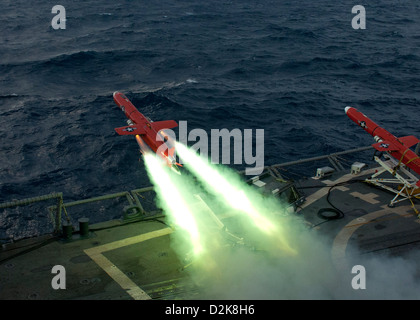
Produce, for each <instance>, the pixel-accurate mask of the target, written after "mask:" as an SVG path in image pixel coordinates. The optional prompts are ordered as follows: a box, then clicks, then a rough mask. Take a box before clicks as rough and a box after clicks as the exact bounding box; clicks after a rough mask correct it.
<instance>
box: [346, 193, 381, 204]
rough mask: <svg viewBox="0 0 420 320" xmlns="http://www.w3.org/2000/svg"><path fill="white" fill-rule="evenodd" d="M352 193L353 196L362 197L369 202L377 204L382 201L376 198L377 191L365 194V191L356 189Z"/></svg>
mask: <svg viewBox="0 0 420 320" xmlns="http://www.w3.org/2000/svg"><path fill="white" fill-rule="evenodd" d="M350 194H351V195H352V196H353V197H355V198H359V199H362V200H364V201H366V202H367V203H370V204H377V203H379V202H380V201H378V200H376V199H375V198H377V197H378V195H377V194H376V193H372V192H371V193H366V194H363V193H360V192H357V191H355V192H352V193H350Z"/></svg>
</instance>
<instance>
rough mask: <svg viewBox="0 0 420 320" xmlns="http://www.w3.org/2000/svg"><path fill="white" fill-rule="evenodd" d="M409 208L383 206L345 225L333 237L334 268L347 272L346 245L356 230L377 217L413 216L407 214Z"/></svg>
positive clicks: (332, 254)
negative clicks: (392, 215) (393, 215)
mask: <svg viewBox="0 0 420 320" xmlns="http://www.w3.org/2000/svg"><path fill="white" fill-rule="evenodd" d="M410 208H411V207H410V206H401V207H398V208H392V209H391V208H389V207H388V206H386V205H384V206H382V209H381V210H377V211H374V212H371V213H368V214H365V215H363V216H361V217H358V218H356V219H353V220H352V221H350V222H349V223H347V224H346V225H345V226H344V227H343V228H342V229H341V230H340V232H339V233H338V234H337V236H336V237H335V239H334V241H333V246H332V249H331V256H332V260H333V262H334V265H335V266H336V268H337V269H341V270H347V268H348V266H347V261H346V248H347V244H348V241H349V240H350V238H351V236H352V235H353V234H354V232H355V231H356V230H357V229H358V228H360V227H361V226H364V225H366V224H368V223H371V222H373V220H375V219H378V218H379V217H382V216H385V215H389V214H398V215H399V216H402V217H409V216H413V214H412V213H409V212H408V210H410ZM361 218H362V219H363V220H362V219H361ZM361 221H363V222H361Z"/></svg>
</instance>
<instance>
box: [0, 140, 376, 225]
mask: <svg viewBox="0 0 420 320" xmlns="http://www.w3.org/2000/svg"><path fill="white" fill-rule="evenodd" d="M369 149H372V147H371V146H368V147H362V148H356V149H352V150H346V151H342V152H336V153H332V154H329V155H324V156H318V157H312V158H307V159H301V160H296V161H289V162H285V163H281V164H275V165H272V166H265V167H264V169H266V170H269V171H270V170H271V171H275V172H277V169H278V168H284V167H289V166H293V165H298V164H303V163H307V162H314V161H318V160H324V159H328V160H329V161H330V163H331V164H332V166H333V167H334V168H335V169H336V170H343V169H344V168H343V166H342V164H341V163H340V160H339V159H338V157H339V156H341V155H346V154H351V153H357V152H362V151H366V150H369ZM244 172H245V171H238V173H239V174H243V173H244ZM153 190H154V188H153V187H146V188H140V189H134V190H130V191H123V192H118V193H113V194H108V195H103V196H99V197H93V198H88V199H83V200H77V201H72V202H67V203H64V200H63V194H62V193H61V192H59V193H51V194H49V195H43V196H39V197H33V198H27V199H23V200H15V201H10V202H5V203H2V204H0V209H5V208H12V207H17V206H24V205H29V204H33V203H37V202H41V201H46V200H51V199H57V204H56V205H53V206H49V207H48V210H49V212H50V215H51V221H52V222H53V224H54V232H55V233H60V232H61V228H62V212H63V211H64V213H65V215H66V219H67V222H69V223H70V218H69V216H68V214H67V210H66V209H67V208H70V207H74V206H79V205H84V204H87V203H93V202H98V201H103V200H110V199H116V198H123V197H125V198H126V200H127V202H128V204H129V206H127V207H125V208H124V209H123V219H124V220H128V219H139V218H141V217H142V216H144V215H146V214H147V212H146V210H145V209H144V207H143V205H142V204H141V201H140V199H139V196H141V194H142V193H145V192H150V191H153ZM143 198H144V197H143Z"/></svg>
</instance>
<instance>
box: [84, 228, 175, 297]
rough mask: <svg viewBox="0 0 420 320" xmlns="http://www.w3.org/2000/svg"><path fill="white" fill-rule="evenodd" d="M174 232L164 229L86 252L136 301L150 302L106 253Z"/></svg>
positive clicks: (146, 295) (145, 294)
mask: <svg viewBox="0 0 420 320" xmlns="http://www.w3.org/2000/svg"><path fill="white" fill-rule="evenodd" d="M172 231H173V230H172V229H170V228H164V229H160V230H156V231H152V232H148V233H144V234H141V235H138V236H135V237H131V238H127V239H123V240H118V241H114V242H111V243H107V244H104V245H101V246H98V247H94V248H89V249H86V250H84V252H85V253H86V254H87V255H88V256H89V257H90V258H91V259H92V260H93V261H95V262H96V264H97V265H98V266H99V267H101V268H102V269H103V270H104V271H105V272H106V273H107V274H108V275H109V276H110V277H111V278H112V279H113V280H114V281H115V282H116V283H118V284H119V285H120V286H121V288H123V289H124V290H125V291H127V293H128V294H129V295H130V296H131V297H132V298H133V299H134V300H148V299H151V298H150V296H149V295H148V294H147V293H146V292H144V291H143V290H142V289H141V288H140V287H139V286H138V285H136V284H135V283H134V282H133V281H132V280H131V279H130V278H129V277H127V275H125V274H124V272H122V271H121V270H120V269H118V268H117V266H115V265H114V264H113V263H112V262H111V261H109V260H108V259H107V258H106V257H105V256H104V255H103V253H104V252H107V251H111V250H115V249H118V248H122V247H126V246H129V245H132V244H135V243H139V242H143V241H146V240H150V239H153V238H157V237H161V236H164V235H167V234H170V233H171V232H172Z"/></svg>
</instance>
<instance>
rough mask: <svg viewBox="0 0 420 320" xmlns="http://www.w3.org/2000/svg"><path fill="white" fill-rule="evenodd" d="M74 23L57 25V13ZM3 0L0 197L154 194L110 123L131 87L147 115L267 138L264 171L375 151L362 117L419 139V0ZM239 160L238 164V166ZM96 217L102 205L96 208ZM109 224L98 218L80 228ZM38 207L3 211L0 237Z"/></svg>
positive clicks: (118, 122)
mask: <svg viewBox="0 0 420 320" xmlns="http://www.w3.org/2000/svg"><path fill="white" fill-rule="evenodd" d="M56 4H60V5H63V6H64V7H65V9H66V18H67V21H66V29H65V30H54V29H53V28H52V27H51V21H52V19H53V17H54V16H55V14H52V13H51V9H52V7H53V6H54V5H56ZM357 4H358V3H355V2H352V1H347V0H345V1H339V3H331V1H326V0H320V1H315V2H314V1H307V0H303V1H290V0H287V1H286V0H276V1H269V0H262V1H249V0H244V1H227V0H225V1H221V0H215V1H186V0H184V1H169V0H163V1H128V0H127V1H104V0H98V1H81V0H77V1H68V0H65V1H64V0H63V1H60V3H56V2H51V1H46V0H39V1H36V4H33V3H28V2H27V1H22V0H18V1H11V0H4V1H2V4H1V11H0V44H1V45H0V202H4V201H10V200H12V199H22V198H26V197H35V196H38V195H43V194H48V193H50V192H63V195H64V199H65V201H71V200H76V199H82V198H87V197H93V196H99V195H102V194H105V193H111V192H119V191H123V190H131V189H135V188H140V187H144V186H149V185H150V182H149V180H148V177H147V174H146V172H145V169H144V166H143V165H142V163H141V162H139V161H138V159H139V153H138V147H137V144H136V141H135V139H132V138H131V137H121V136H118V135H117V134H116V133H115V132H114V128H115V127H120V126H124V125H125V120H126V118H125V116H124V114H123V113H122V112H121V111H120V110H119V109H118V107H117V106H116V105H115V103H114V102H113V99H112V93H113V92H114V91H117V90H118V91H122V92H124V93H125V94H126V95H127V97H128V98H129V99H130V100H131V101H132V102H133V103H134V105H136V106H137V107H138V109H139V110H140V111H141V112H143V113H144V114H145V115H147V116H149V117H150V118H151V119H153V120H155V121H158V120H168V119H173V120H176V121H177V122H179V121H187V122H188V128H189V129H190V130H191V129H194V128H200V129H204V130H206V131H207V132H209V133H210V130H211V129H222V128H227V129H229V130H232V129H234V128H239V129H241V130H244V129H254V130H255V129H264V133H265V145H264V146H265V154H264V155H265V157H264V161H265V164H266V165H270V164H275V163H281V162H285V161H290V160H295V159H300V158H307V157H311V156H318V155H322V154H326V153H331V152H336V151H342V150H346V149H350V148H354V147H359V146H366V145H369V144H371V143H372V138H371V137H370V136H369V135H367V134H366V133H365V132H364V131H363V130H361V129H360V128H358V127H357V126H356V125H355V124H354V123H353V122H352V121H350V120H349V119H348V118H347V116H346V115H345V113H344V108H345V107H346V106H348V105H350V106H354V107H356V108H358V109H359V110H360V111H362V112H364V113H365V114H366V115H368V116H369V117H371V118H372V119H373V120H374V121H376V122H377V123H379V124H381V125H382V126H383V127H385V128H387V129H388V130H390V131H391V132H392V133H393V134H395V135H411V134H413V135H416V136H420V132H419V131H420V130H419V120H420V111H419V107H420V20H419V17H420V3H419V2H418V1H415V0H407V1H390V0H379V1H366V2H364V6H365V8H366V27H367V28H366V29H365V30H354V29H353V28H352V25H351V21H352V19H353V17H354V16H355V14H352V12H351V10H352V8H353V6H355V5H357ZM238 167H240V166H238ZM92 212H94V211H92ZM82 214H83V215H85V216H86V215H88V217H89V218H90V219H91V221H93V222H95V221H102V220H107V219H110V218H115V212H112V211H111V212H108V211H106V210H105V211H104V212H102V211H101V213H100V214H99V213H98V212H95V213H92V214H91V215H89V213H86V212H83V213H74V215H72V214H71V216H72V219H74V220H76V219H77V218H78V217H79V216H80V215H82ZM45 216H46V214H45V212H36V211H31V210H29V211H28V210H24V209H19V210H18V211H17V212H15V211H10V210H3V211H1V212H0V238H2V239H7V238H9V237H13V236H16V235H17V234H19V235H21V236H22V235H27V234H28V233H27V232H26V231H21V230H26V229H25V228H26V227H25V226H27V225H31V226H32V231H33V230H34V229H38V228H39V227H40V226H41V225H43V224H44V222H40V219H41V218H42V219H43V218H44V217H45Z"/></svg>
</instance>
